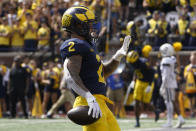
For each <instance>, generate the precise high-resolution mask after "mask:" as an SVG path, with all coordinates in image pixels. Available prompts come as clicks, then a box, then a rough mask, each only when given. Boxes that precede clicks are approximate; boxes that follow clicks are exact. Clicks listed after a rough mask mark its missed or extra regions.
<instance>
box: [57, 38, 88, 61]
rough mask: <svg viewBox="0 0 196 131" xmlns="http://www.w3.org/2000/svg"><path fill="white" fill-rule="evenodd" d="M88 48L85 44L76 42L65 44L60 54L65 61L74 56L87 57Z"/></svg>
mask: <svg viewBox="0 0 196 131" xmlns="http://www.w3.org/2000/svg"><path fill="white" fill-rule="evenodd" d="M86 52H87V47H86V46H85V45H83V44H80V43H77V42H76V41H68V42H64V43H63V45H62V46H61V47H60V53H61V57H62V59H63V61H64V60H65V59H66V58H69V57H71V56H73V55H81V56H83V55H85V54H86Z"/></svg>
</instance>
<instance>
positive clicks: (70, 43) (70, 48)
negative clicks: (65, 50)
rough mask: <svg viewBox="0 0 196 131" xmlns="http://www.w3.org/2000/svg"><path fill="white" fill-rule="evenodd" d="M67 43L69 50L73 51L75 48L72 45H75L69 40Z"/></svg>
mask: <svg viewBox="0 0 196 131" xmlns="http://www.w3.org/2000/svg"><path fill="white" fill-rule="evenodd" d="M68 45H70V46H69V52H73V51H75V48H74V47H73V46H74V45H75V43H74V42H69V43H68Z"/></svg>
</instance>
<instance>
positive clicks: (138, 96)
mask: <svg viewBox="0 0 196 131" xmlns="http://www.w3.org/2000/svg"><path fill="white" fill-rule="evenodd" d="M151 50H152V48H151V46H150V45H146V46H144V47H143V49H142V51H141V52H142V53H141V54H140V53H139V51H134V50H132V51H130V52H129V53H128V54H127V59H126V60H127V62H128V63H130V64H131V65H132V66H133V67H134V72H135V74H136V80H133V81H132V82H131V84H130V86H134V94H133V98H134V100H135V102H136V103H135V109H134V110H135V115H136V125H135V127H140V121H139V117H140V113H141V104H143V105H144V106H145V107H147V106H148V107H149V103H150V101H151V97H152V92H153V88H154V84H153V80H154V73H155V72H154V69H153V68H152V67H150V65H149V61H148V56H149V53H150V52H151Z"/></svg>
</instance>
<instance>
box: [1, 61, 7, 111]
mask: <svg viewBox="0 0 196 131" xmlns="http://www.w3.org/2000/svg"><path fill="white" fill-rule="evenodd" d="M6 70H7V68H6V66H4V65H3V64H2V63H0V108H1V109H0V110H1V111H2V112H3V114H4V113H5V111H6V103H5V97H6V86H5V85H4V83H3V78H4V76H5V74H6Z"/></svg>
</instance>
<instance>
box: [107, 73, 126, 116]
mask: <svg viewBox="0 0 196 131" xmlns="http://www.w3.org/2000/svg"><path fill="white" fill-rule="evenodd" d="M107 84H108V87H109V88H108V91H107V96H108V98H109V99H110V100H112V101H113V102H114V106H113V110H112V112H113V113H114V114H115V115H116V116H117V118H120V110H121V108H122V100H123V95H124V89H123V88H124V83H123V80H122V78H121V76H120V74H118V73H116V74H113V75H111V76H109V77H108V78H107Z"/></svg>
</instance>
